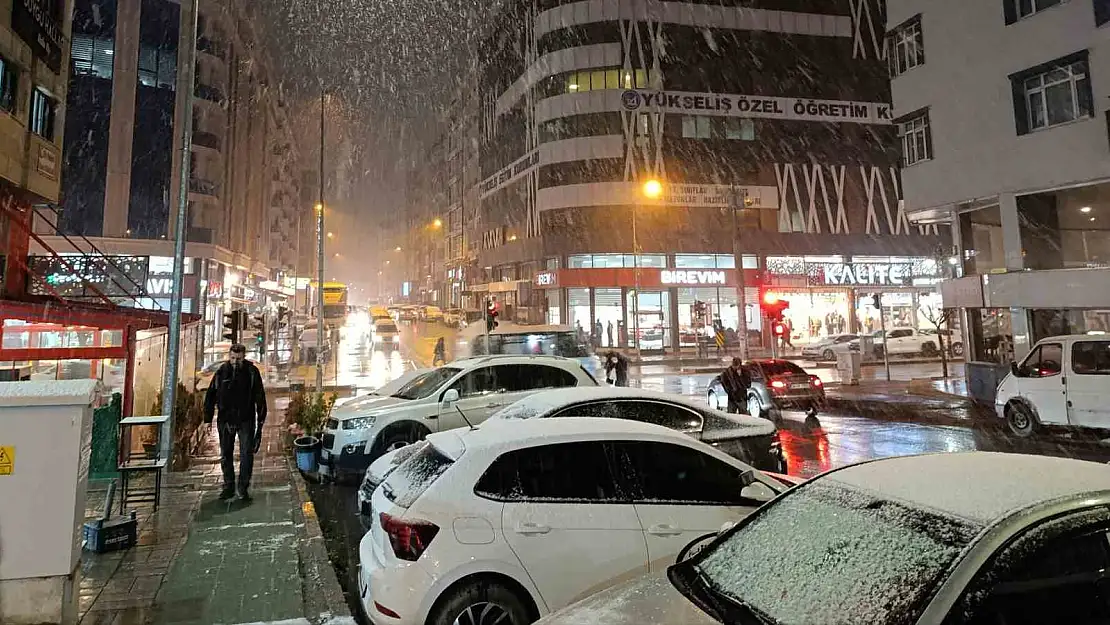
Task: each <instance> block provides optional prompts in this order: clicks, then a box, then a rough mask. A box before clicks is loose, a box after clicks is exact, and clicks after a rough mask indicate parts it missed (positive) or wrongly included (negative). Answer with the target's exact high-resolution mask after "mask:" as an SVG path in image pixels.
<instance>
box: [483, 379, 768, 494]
mask: <svg viewBox="0 0 1110 625" xmlns="http://www.w3.org/2000/svg"><path fill="white" fill-rule="evenodd" d="M547 417H606V418H610V419H627V420H630V421H640V422H643V423H653V424H655V425H661V426H663V427H666V428H670V429H672V430H675V431H678V432H682V433H684V434H687V435H689V436H691V437H693V438H694V439H695V440H699V441H702V442H703V443H708V444H710V445H713V446H714V447H716V448H717V449H720V450H721V451H723V452H725V453H726V454H728V455H730V456H733V457H736V458H739V459H740V460H742V461H744V462H746V463H748V464H750V465H752V466H754V467H755V468H757V469H760V470H762V471H774V472H778V473H786V470H787V467H786V458H785V457H784V456H783V453H782V446H781V445H780V444H779V438H778V430H777V428H776V427H775V425H774V424H773V423H771V422H770V421H768V420H766V419H759V418H756V417H750V416H748V415H741V414H736V415H734V414H727V413H725V412H723V411H721V410H715V409H713V408H710V407H708V406H706V405H705V404H702V403H698V402H695V401H693V400H691V399H689V398H686V397H682V396H679V395H671V394H667V393H660V392H658V391H649V390H644V389H638V388H627V387H619V386H618V387H614V386H599V387H595V388H573V389H557V390H552V391H544V392H542V393H536V394H534V395H529V396H528V397H525V398H524V399H521V400H520V401H518V402H516V403H514V404H512V405H510V406H508V407H506V408H503V409H501V410H500V411H499V412H497V413H495V414H494V415H493V416H492V417H490V420H489V423H494V422H505V423H507V424H508V425H512V423H511V422H513V421H516V420H519V419H539V418H547Z"/></svg>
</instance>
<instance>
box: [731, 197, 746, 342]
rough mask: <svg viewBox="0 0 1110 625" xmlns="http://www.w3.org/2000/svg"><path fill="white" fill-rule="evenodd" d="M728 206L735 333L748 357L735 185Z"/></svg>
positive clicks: (742, 261) (741, 256)
mask: <svg viewBox="0 0 1110 625" xmlns="http://www.w3.org/2000/svg"><path fill="white" fill-rule="evenodd" d="M728 197H729V201H728V203H729V208H730V209H731V212H732V259H733V260H732V262H733V264H734V265H735V266H736V334H737V338H738V339H739V341H740V359H741V360H747V359H748V306H747V301H746V297H745V295H746V294H745V292H744V288H745V286H744V257H743V254H741V253H740V225H739V223H737V219H736V213H737V211H738V210H740V207H739V204H740V203H739V202H738V201H737V198H736V185H730V189H729V194H728Z"/></svg>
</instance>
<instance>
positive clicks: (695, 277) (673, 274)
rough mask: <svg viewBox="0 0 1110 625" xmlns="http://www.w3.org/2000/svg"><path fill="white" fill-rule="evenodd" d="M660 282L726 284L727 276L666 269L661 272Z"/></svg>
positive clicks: (665, 283) (711, 272)
mask: <svg viewBox="0 0 1110 625" xmlns="http://www.w3.org/2000/svg"><path fill="white" fill-rule="evenodd" d="M659 282H660V283H662V284H664V285H671V284H725V283H726V282H727V276H726V275H725V272H723V271H681V270H673V269H664V270H662V271H660V272H659Z"/></svg>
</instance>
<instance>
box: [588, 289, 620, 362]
mask: <svg viewBox="0 0 1110 625" xmlns="http://www.w3.org/2000/svg"><path fill="white" fill-rule="evenodd" d="M594 317H595V319H596V322H597V323H600V324H601V336H600V337H599V338H600V341H601V345H602V346H603V347H616V345H617V340H618V338H619V337H620V330H621V324H622V323H623V319H624V311H623V310H622V309H621V290H620V289H619V288H616V289H594Z"/></svg>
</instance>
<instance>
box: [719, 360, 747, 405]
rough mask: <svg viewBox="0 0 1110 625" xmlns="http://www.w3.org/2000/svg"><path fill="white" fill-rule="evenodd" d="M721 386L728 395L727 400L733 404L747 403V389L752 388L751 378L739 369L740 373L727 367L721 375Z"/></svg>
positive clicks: (743, 370)
mask: <svg viewBox="0 0 1110 625" xmlns="http://www.w3.org/2000/svg"><path fill="white" fill-rule="evenodd" d="M721 386H723V387H724V388H725V392H726V393H728V398H729V400H731V401H732V402H733V403H735V404H743V403H744V402H746V401H748V389H749V388H751V386H752V380H751V376H750V375H749V374H748V372H747V371H746V370H745V369H744V368H743V367H741V369H740V371H737V370H735V369H733V368H732V367H729V368H728V369H725V370H724V373H722V374H721Z"/></svg>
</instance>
